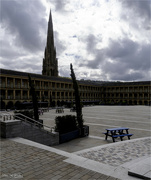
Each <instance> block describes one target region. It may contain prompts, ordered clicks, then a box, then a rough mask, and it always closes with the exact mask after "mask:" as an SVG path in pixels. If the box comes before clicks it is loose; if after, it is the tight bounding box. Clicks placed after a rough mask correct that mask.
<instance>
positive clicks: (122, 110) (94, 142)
mask: <svg viewBox="0 0 151 180" xmlns="http://www.w3.org/2000/svg"><path fill="white" fill-rule="evenodd" d="M66 114H76V113H75V112H70V110H69V109H64V113H61V114H58V113H57V114H56V112H55V110H54V109H52V110H50V111H49V112H46V113H44V115H42V116H41V117H40V118H41V119H43V120H44V124H46V125H48V126H52V127H53V126H55V121H54V119H55V117H56V116H62V115H66ZM83 119H84V124H86V125H88V126H89V128H90V134H89V137H87V138H81V139H78V140H77V139H76V140H73V141H70V142H68V143H65V144H61V145H59V146H56V148H59V149H62V150H66V151H68V152H74V151H79V150H82V149H86V148H90V147H94V146H99V145H103V144H109V143H113V142H112V139H111V138H110V137H109V138H108V140H107V141H105V136H104V134H103V132H105V129H106V128H114V127H128V128H130V129H129V133H132V134H134V135H133V136H132V137H131V139H136V138H142V137H150V136H151V107H149V106H88V107H84V108H83ZM123 140H127V137H125V138H124V139H123ZM116 141H120V140H119V139H117V140H116Z"/></svg>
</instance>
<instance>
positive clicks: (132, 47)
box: [80, 38, 151, 81]
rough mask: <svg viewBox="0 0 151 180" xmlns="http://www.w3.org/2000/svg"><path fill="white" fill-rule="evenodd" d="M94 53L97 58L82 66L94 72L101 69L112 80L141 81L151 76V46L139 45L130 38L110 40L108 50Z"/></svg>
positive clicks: (96, 50)
mask: <svg viewBox="0 0 151 180" xmlns="http://www.w3.org/2000/svg"><path fill="white" fill-rule="evenodd" d="M88 44H89V42H88ZM92 44H93V41H92ZM87 47H90V46H87ZM93 52H94V54H95V58H94V59H93V60H91V61H85V62H86V63H85V64H84V63H81V64H80V65H81V66H86V67H88V68H90V69H94V70H95V69H101V71H102V72H103V74H108V75H109V77H110V79H111V80H116V79H117V80H123V81H125V80H127V81H129V80H130V79H131V78H133V80H139V79H140V78H143V77H144V78H145V75H148V74H149V70H150V58H151V56H150V54H151V52H150V44H138V43H137V42H134V41H133V40H131V39H128V38H127V39H126V38H124V39H117V40H113V39H110V42H109V45H108V47H107V48H104V49H100V50H98V49H93ZM88 53H89V52H88ZM144 72H145V73H144Z"/></svg>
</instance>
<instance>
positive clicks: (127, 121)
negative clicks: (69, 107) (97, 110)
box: [84, 116, 150, 124]
mask: <svg viewBox="0 0 151 180" xmlns="http://www.w3.org/2000/svg"><path fill="white" fill-rule="evenodd" d="M84 118H88V119H98V120H101V119H102V120H105V121H118V122H126V123H139V124H150V122H144V121H143V122H142V121H141V122H140V121H132V120H131V121H130V120H119V119H109V118H100V117H90V116H89V117H88V116H84Z"/></svg>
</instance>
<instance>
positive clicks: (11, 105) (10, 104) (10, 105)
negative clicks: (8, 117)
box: [6, 101, 14, 109]
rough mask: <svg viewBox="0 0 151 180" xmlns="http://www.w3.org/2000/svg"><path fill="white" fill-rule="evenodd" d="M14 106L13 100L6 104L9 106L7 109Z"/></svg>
mask: <svg viewBox="0 0 151 180" xmlns="http://www.w3.org/2000/svg"><path fill="white" fill-rule="evenodd" d="M13 106H14V103H13V101H9V102H8V103H7V105H6V108H7V109H11V108H13Z"/></svg>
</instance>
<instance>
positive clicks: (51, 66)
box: [42, 10, 58, 76]
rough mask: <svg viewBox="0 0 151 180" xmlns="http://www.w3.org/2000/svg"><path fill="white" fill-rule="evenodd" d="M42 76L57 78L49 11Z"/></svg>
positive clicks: (56, 62) (56, 61)
mask: <svg viewBox="0 0 151 180" xmlns="http://www.w3.org/2000/svg"><path fill="white" fill-rule="evenodd" d="M42 74H43V75H46V76H58V60H57V58H56V48H55V47H54V37H53V23H52V16H51V10H50V14H49V21H48V31H47V43H46V48H45V53H44V59H43V70H42Z"/></svg>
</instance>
